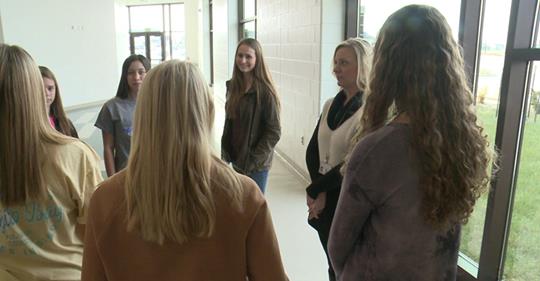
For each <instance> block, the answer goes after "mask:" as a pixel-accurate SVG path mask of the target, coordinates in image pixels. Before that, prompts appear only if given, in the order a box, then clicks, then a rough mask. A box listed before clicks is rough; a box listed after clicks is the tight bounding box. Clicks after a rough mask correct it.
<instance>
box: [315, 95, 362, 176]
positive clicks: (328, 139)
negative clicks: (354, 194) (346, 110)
mask: <svg viewBox="0 0 540 281" xmlns="http://www.w3.org/2000/svg"><path fill="white" fill-rule="evenodd" d="M333 100H334V98H331V99H329V100H328V101H326V103H325V104H324V107H323V112H322V114H321V120H320V123H319V134H318V136H317V140H318V142H319V173H321V174H323V175H324V174H326V173H327V172H328V171H330V170H331V169H332V168H334V167H335V166H337V165H338V164H340V163H341V162H343V160H344V159H345V156H346V155H347V153H348V152H349V148H350V145H351V141H352V138H353V136H354V134H355V133H356V128H358V122H359V121H360V115H361V114H362V111H363V109H364V107H363V106H362V107H360V108H359V109H358V110H357V111H356V112H355V113H354V114H353V115H352V116H351V117H349V119H347V120H346V121H345V122H343V124H341V125H340V126H339V127H337V128H336V129H335V130H333V131H332V129H330V127H328V120H327V119H328V112H329V111H330V106H331V105H332V101H333Z"/></svg>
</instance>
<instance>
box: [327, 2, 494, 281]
mask: <svg viewBox="0 0 540 281" xmlns="http://www.w3.org/2000/svg"><path fill="white" fill-rule="evenodd" d="M369 91H370V92H369V94H368V96H367V100H366V105H365V109H364V114H363V117H362V131H361V133H360V135H361V137H362V138H361V140H360V142H359V143H358V144H357V145H356V147H355V149H354V151H353V152H352V155H351V157H350V160H349V162H348V166H347V169H346V173H345V177H344V182H343V186H342V192H341V195H340V198H339V203H338V206H337V210H336V214H335V217H334V222H333V224H332V229H331V232H330V241H329V252H330V259H331V261H332V265H333V266H334V269H335V270H336V274H337V278H338V280H343V281H346V280H455V279H456V269H457V258H458V250H459V237H460V229H461V225H462V224H463V223H465V222H466V221H467V218H468V217H469V216H470V214H471V213H472V211H473V207H474V204H475V202H476V200H477V199H478V197H479V196H480V194H481V193H482V191H484V190H485V189H486V187H487V185H488V182H489V179H490V176H489V172H488V167H489V165H490V162H491V159H492V157H491V156H492V155H491V153H490V152H489V149H488V142H487V139H486V136H485V134H484V133H483V129H482V127H480V126H479V125H478V124H477V117H476V114H475V112H474V107H473V96H472V94H471V91H470V89H469V87H468V84H467V80H466V78H465V73H464V64H463V58H462V55H461V53H460V48H459V46H458V44H457V43H456V41H455V40H454V38H453V37H452V32H451V30H450V27H449V25H448V23H447V22H446V20H445V18H444V17H443V15H442V14H441V13H440V12H439V11H438V10H436V9H435V8H433V7H429V6H423V5H410V6H406V7H404V8H402V9H400V10H398V11H397V12H395V13H394V14H392V15H391V16H390V17H389V18H388V19H387V20H386V22H385V23H384V25H383V27H382V28H381V30H380V33H379V36H378V38H377V42H376V44H375V48H374V58H373V68H372V74H371V79H370V83H369ZM392 108H395V111H394V110H392Z"/></svg>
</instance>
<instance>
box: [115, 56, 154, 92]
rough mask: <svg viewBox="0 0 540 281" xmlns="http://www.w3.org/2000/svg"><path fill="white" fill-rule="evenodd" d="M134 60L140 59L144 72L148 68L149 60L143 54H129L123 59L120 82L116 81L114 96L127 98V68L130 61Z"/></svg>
mask: <svg viewBox="0 0 540 281" xmlns="http://www.w3.org/2000/svg"><path fill="white" fill-rule="evenodd" d="M134 61H140V62H141V63H142V65H143V66H144V69H145V70H146V72H148V71H149V70H150V61H148V59H147V58H146V57H145V56H143V55H131V56H129V57H127V58H126V59H125V60H124V63H123V64H122V75H121V76H120V82H118V89H117V90H116V96H117V97H119V98H121V99H127V97H128V95H129V85H128V82H127V77H128V70H129V67H130V66H131V63H132V62H134Z"/></svg>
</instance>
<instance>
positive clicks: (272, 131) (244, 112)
mask: <svg viewBox="0 0 540 281" xmlns="http://www.w3.org/2000/svg"><path fill="white" fill-rule="evenodd" d="M228 84H229V83H228V81H227V86H228ZM227 88H228V87H227ZM228 96H229V92H227V97H228ZM280 136H281V125H280V118H279V111H278V107H277V100H276V99H275V97H273V96H272V95H271V94H269V93H266V92H262V93H259V102H258V103H257V92H256V91H255V90H251V91H249V92H247V93H245V94H244V95H243V96H242V98H241V99H240V101H239V103H238V107H237V112H236V117H235V118H234V119H233V118H231V117H230V116H228V114H226V115H225V126H224V128H223V136H222V137H221V159H223V160H224V161H226V162H227V163H232V164H233V167H234V168H235V169H236V170H237V171H238V172H240V173H242V174H246V175H247V174H251V173H253V172H259V171H262V170H267V169H270V167H271V166H272V158H273V155H274V147H275V146H276V144H277V142H278V141H279V138H280Z"/></svg>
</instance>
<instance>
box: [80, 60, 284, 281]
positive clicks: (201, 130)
mask: <svg viewBox="0 0 540 281" xmlns="http://www.w3.org/2000/svg"><path fill="white" fill-rule="evenodd" d="M213 121H214V103H213V100H212V96H211V95H210V92H209V89H208V86H207V85H206V82H205V81H204V79H203V78H202V74H201V73H200V71H199V70H198V69H197V67H196V66H194V65H193V64H191V63H189V62H181V61H177V60H172V61H167V62H164V63H162V64H160V65H158V66H156V67H155V68H153V69H152V70H151V71H150V72H148V75H147V76H146V78H145V81H144V82H143V84H142V88H141V90H140V93H139V97H138V101H137V106H136V109H135V116H134V123H133V124H134V130H133V146H132V151H131V154H130V156H129V161H128V166H127V168H126V170H124V171H121V172H119V173H117V174H115V175H114V176H112V177H111V178H109V179H108V180H107V181H105V182H104V183H103V184H102V186H101V187H100V188H99V189H98V190H97V191H96V193H95V194H94V196H93V198H92V202H91V204H90V210H89V215H88V216H89V218H88V228H87V232H86V235H87V236H86V238H87V239H86V241H85V242H86V244H85V249H84V261H83V273H82V280H83V281H85V280H92V281H97V280H132V281H136V280H177V279H179V278H180V279H182V280H223V281H226V280H231V281H232V280H246V278H248V279H249V280H268V281H285V280H287V277H286V275H285V272H284V269H283V265H282V262H281V257H280V254H279V248H278V245H277V240H276V236H275V233H274V229H273V225H272V220H271V218H270V213H269V210H268V206H267V204H266V201H265V199H264V197H263V196H262V194H261V193H260V192H259V191H258V189H257V186H256V185H255V183H254V182H253V181H252V180H250V179H249V178H247V177H245V176H242V175H240V174H237V173H236V172H235V171H234V170H233V169H232V168H230V167H229V166H228V165H227V164H225V163H224V162H223V161H222V160H220V159H219V158H218V157H216V156H215V155H214V153H213V150H212V134H211V131H212V126H213Z"/></svg>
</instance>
